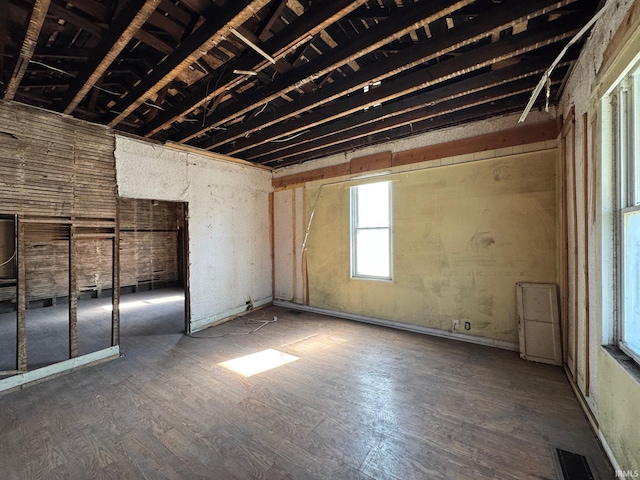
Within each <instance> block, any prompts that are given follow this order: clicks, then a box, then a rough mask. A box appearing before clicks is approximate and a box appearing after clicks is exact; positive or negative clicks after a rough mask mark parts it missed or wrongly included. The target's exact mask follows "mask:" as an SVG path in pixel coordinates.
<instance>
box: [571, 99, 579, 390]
mask: <svg viewBox="0 0 640 480" xmlns="http://www.w3.org/2000/svg"><path fill="white" fill-rule="evenodd" d="M572 112H573V113H572V115H571V173H572V175H571V176H572V179H571V180H572V182H573V188H572V194H573V198H572V200H573V242H574V246H573V285H574V288H573V291H574V295H573V316H574V319H573V372H574V373H573V375H574V380H576V383H577V379H578V366H579V365H578V345H579V343H578V336H579V334H580V328H579V327H580V315H579V313H578V308H579V305H578V297H579V296H580V287H579V285H580V283H579V282H580V276H579V271H578V263H579V261H580V257H579V255H578V243H579V240H578V233H579V232H578V230H579V229H578V178H577V168H576V117H575V112H574V111H573V110H572Z"/></svg>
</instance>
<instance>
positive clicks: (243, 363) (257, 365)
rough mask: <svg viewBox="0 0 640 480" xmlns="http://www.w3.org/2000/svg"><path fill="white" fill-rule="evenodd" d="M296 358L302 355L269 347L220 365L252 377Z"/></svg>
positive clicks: (298, 358)
mask: <svg viewBox="0 0 640 480" xmlns="http://www.w3.org/2000/svg"><path fill="white" fill-rule="evenodd" d="M296 360H300V357H296V356H295V355H289V354H288V353H284V352H280V351H278V350H274V349H272V348H269V349H267V350H263V351H261V352H257V353H252V354H250V355H245V356H244V357H238V358H234V359H233V360H227V361H226V362H221V363H219V364H218V365H220V366H221V367H224V368H226V369H227V370H231V371H232V372H235V373H237V374H239V375H242V376H243V377H251V376H252V375H257V374H258V373H262V372H266V371H267V370H272V369H274V368H277V367H281V366H282V365H286V364H287V363H291V362H295V361H296Z"/></svg>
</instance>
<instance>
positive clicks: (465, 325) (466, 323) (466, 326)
mask: <svg viewBox="0 0 640 480" xmlns="http://www.w3.org/2000/svg"><path fill="white" fill-rule="evenodd" d="M464 329H465V330H471V322H464Z"/></svg>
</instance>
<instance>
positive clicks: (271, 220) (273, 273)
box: [269, 192, 276, 300]
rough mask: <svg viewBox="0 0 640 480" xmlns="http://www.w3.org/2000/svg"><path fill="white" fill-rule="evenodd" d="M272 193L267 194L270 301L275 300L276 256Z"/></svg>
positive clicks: (273, 199)
mask: <svg viewBox="0 0 640 480" xmlns="http://www.w3.org/2000/svg"><path fill="white" fill-rule="evenodd" d="M274 195H275V194H274V192H269V242H270V248H271V299H272V300H273V299H275V298H276V256H275V255H276V254H275V231H274V224H275V218H274V215H275V213H274V202H275V198H274Z"/></svg>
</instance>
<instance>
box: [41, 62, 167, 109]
mask: <svg viewBox="0 0 640 480" xmlns="http://www.w3.org/2000/svg"><path fill="white" fill-rule="evenodd" d="M29 63H33V64H34V65H40V66H41V67H44V68H48V69H49V70H53V71H54V72H58V73H62V74H63V75H67V76H69V77H72V78H75V77H76V76H75V75H74V74H73V73H69V72H65V71H64V70H62V69H60V68H57V67H54V66H52V65H48V64H46V63H43V62H38V61H37V60H29ZM91 87H92V88H95V89H96V90H100V91H101V92H105V93H108V94H109V95H114V96H116V97H120V96H121V95H122V94H120V93H118V92H114V91H112V90H107V89H106V88H103V87H100V86H99V85H92V86H91ZM142 103H144V104H145V105H146V106H147V107H152V108H157V109H158V110H163V111H164V108H162V107H161V106H160V105H156V104H155V103H152V102H147V101H146V100H145V101H144V102H142ZM111 112H113V113H122V112H116V111H114V110H111Z"/></svg>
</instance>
